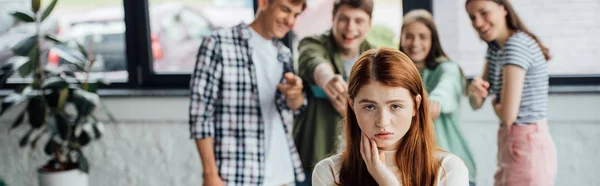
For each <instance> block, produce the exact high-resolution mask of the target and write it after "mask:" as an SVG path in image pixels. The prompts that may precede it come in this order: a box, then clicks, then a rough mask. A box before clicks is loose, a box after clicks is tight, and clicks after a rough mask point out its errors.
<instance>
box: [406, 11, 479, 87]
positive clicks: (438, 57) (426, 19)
mask: <svg viewBox="0 0 600 186" xmlns="http://www.w3.org/2000/svg"><path fill="white" fill-rule="evenodd" d="M414 22H419V23H422V24H424V25H425V26H426V27H427V28H428V29H429V31H431V49H430V50H429V53H428V54H427V57H425V67H427V68H429V69H435V68H436V67H437V66H438V65H439V64H440V63H441V62H445V61H450V58H449V57H448V55H446V52H444V49H443V48H442V43H441V41H440V36H439V34H438V30H437V27H436V26H435V21H434V20H433V15H431V13H429V11H427V10H425V9H416V10H411V11H409V12H408V13H406V14H405V15H404V18H403V20H402V28H401V29H400V32H401V33H403V31H404V28H405V27H406V26H407V25H408V24H411V23H414ZM398 48H399V49H400V51H401V52H404V49H403V48H402V37H400V44H399V47H398ZM458 69H459V71H460V75H461V76H462V77H463V81H465V82H466V77H465V74H464V72H463V70H462V68H460V66H459V67H458ZM465 85H466V83H465ZM463 90H464V93H465V94H466V93H467V87H463Z"/></svg>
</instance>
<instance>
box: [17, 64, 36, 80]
mask: <svg viewBox="0 0 600 186" xmlns="http://www.w3.org/2000/svg"><path fill="white" fill-rule="evenodd" d="M31 72H33V65H31V61H29V60H28V61H27V62H25V63H23V65H21V66H20V67H19V75H20V76H21V77H23V78H24V77H27V75H29V74H30V73H31Z"/></svg>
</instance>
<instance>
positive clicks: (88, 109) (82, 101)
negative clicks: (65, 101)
mask: <svg viewBox="0 0 600 186" xmlns="http://www.w3.org/2000/svg"><path fill="white" fill-rule="evenodd" d="M69 98H70V100H69V101H70V102H72V103H73V104H75V108H76V109H77V113H78V114H79V116H80V117H85V116H88V115H90V114H91V113H92V112H93V111H94V109H95V108H96V106H97V105H98V104H99V103H100V97H99V96H98V95H97V94H94V93H90V92H87V91H84V90H82V89H79V88H77V89H74V90H73V92H72V93H71V96H69Z"/></svg>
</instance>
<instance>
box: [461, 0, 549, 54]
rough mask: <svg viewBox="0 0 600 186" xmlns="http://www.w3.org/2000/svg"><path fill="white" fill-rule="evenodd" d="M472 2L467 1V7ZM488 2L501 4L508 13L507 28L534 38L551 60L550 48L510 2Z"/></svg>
mask: <svg viewBox="0 0 600 186" xmlns="http://www.w3.org/2000/svg"><path fill="white" fill-rule="evenodd" d="M472 1H473V0H467V2H466V3H465V6H467V5H468V4H469V3H470V2H472ZM488 1H492V2H494V3H496V4H499V5H501V6H503V7H504V9H506V12H507V15H506V26H507V27H508V29H511V30H514V31H516V30H519V31H522V32H525V33H526V34H527V35H529V36H530V37H532V38H533V39H534V40H535V41H536V42H537V44H538V45H539V47H540V49H542V53H543V54H544V58H546V60H550V59H551V56H550V49H548V47H546V46H544V45H543V44H542V42H541V41H540V39H538V37H537V36H536V35H535V34H533V33H532V32H531V31H529V29H527V27H526V26H525V24H523V21H521V18H519V15H517V11H515V9H514V8H513V7H512V5H511V4H510V2H508V0H488Z"/></svg>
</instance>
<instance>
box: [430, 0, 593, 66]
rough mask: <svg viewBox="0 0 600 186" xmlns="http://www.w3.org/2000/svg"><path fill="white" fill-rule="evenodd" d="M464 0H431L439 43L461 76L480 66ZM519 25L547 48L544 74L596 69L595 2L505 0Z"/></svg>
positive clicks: (479, 44)
mask: <svg viewBox="0 0 600 186" xmlns="http://www.w3.org/2000/svg"><path fill="white" fill-rule="evenodd" d="M465 1H466V0H433V13H434V17H435V21H436V24H437V26H438V29H439V32H440V35H441V36H440V37H441V40H442V47H443V48H444V49H445V50H446V52H447V53H448V55H449V56H450V58H452V59H454V60H455V61H456V62H458V63H459V64H461V65H462V67H463V69H464V70H465V73H466V74H467V75H479V74H481V70H482V69H483V61H484V54H485V50H486V49H487V47H486V44H485V43H484V42H483V41H481V40H480V39H479V37H478V36H477V35H476V33H475V31H474V29H473V27H472V26H471V22H470V20H469V17H468V15H467V13H466V10H465ZM510 2H511V3H512V5H513V8H514V9H515V10H516V11H517V13H518V14H519V16H520V17H521V19H522V20H523V22H524V23H525V25H526V26H527V27H528V29H529V30H530V31H532V32H533V33H535V34H536V35H537V36H538V37H539V38H540V39H541V40H542V42H543V43H544V44H545V45H546V46H547V47H548V48H549V49H550V53H551V55H552V57H553V59H552V60H551V61H550V63H549V69H550V73H551V74H553V75H556V74H570V75H573V74H600V47H597V44H598V43H600V37H598V35H599V34H600V20H599V19H598V17H600V11H598V10H600V1H598V0H511V1H510Z"/></svg>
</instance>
